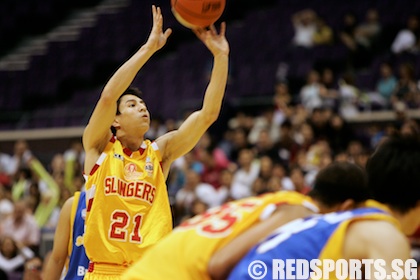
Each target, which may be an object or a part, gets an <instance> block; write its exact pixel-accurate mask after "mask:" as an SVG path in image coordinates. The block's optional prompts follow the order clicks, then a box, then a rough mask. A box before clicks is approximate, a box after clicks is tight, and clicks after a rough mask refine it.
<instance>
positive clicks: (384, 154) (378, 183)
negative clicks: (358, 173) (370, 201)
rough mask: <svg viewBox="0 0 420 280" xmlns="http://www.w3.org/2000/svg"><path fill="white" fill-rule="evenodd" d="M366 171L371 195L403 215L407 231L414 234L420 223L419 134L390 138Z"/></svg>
mask: <svg viewBox="0 0 420 280" xmlns="http://www.w3.org/2000/svg"><path fill="white" fill-rule="evenodd" d="M366 171H367V175H368V186H369V189H370V190H371V193H372V197H373V198H374V199H375V200H377V201H379V202H381V203H383V204H386V205H387V206H388V207H389V208H390V209H391V210H393V211H394V213H395V214H396V215H397V216H400V218H402V217H404V218H403V219H400V221H402V229H403V231H404V233H406V234H411V233H413V232H414V231H415V230H416V228H417V227H418V226H419V225H420V139H419V137H418V136H405V137H401V136H399V137H392V138H389V139H387V140H386V141H385V142H383V143H382V144H381V145H380V146H379V147H378V149H377V150H376V151H375V153H374V154H373V155H372V156H371V158H370V159H369V161H368V163H367V166H366ZM397 218H398V217H397Z"/></svg>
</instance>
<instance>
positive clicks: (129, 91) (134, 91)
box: [117, 87, 143, 115]
mask: <svg viewBox="0 0 420 280" xmlns="http://www.w3.org/2000/svg"><path fill="white" fill-rule="evenodd" d="M129 94H130V95H134V96H137V97H138V98H143V93H142V92H141V91H140V90H139V89H138V88H136V87H129V88H128V89H126V90H125V91H124V92H123V94H121V96H120V97H119V98H118V100H117V115H119V114H121V112H120V102H121V98H122V97H123V96H124V95H129Z"/></svg>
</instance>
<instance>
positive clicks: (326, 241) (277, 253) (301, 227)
mask: <svg viewBox="0 0 420 280" xmlns="http://www.w3.org/2000/svg"><path fill="white" fill-rule="evenodd" d="M356 220H383V221H389V222H391V223H393V224H394V225H395V226H396V227H397V228H399V223H398V221H397V220H396V219H395V218H393V217H392V216H391V215H390V214H389V213H388V211H387V210H386V208H385V207H384V206H383V205H381V204H379V203H377V202H375V201H371V200H370V201H367V202H366V205H365V207H363V208H358V209H354V210H351V211H344V212H336V213H330V214H325V215H313V216H310V217H307V218H303V219H298V220H295V221H292V222H290V223H288V224H286V225H284V226H282V227H280V228H278V229H277V230H275V231H274V233H273V234H271V235H270V236H269V237H268V238H266V239H265V240H264V241H262V242H260V243H259V244H257V245H256V246H254V248H252V249H251V250H250V252H249V253H248V254H247V255H246V256H245V257H244V258H243V259H242V260H241V261H240V262H239V263H238V264H237V265H236V267H235V268H234V269H233V270H232V272H231V274H230V275H229V278H228V279H229V280H237V279H241V280H242V279H253V278H251V277H250V275H249V271H248V267H249V266H250V264H251V263H252V262H253V261H262V262H264V263H265V264H266V266H267V271H268V272H269V273H267V274H266V275H265V278H258V279H272V277H273V275H272V274H271V273H270V272H271V271H272V261H273V259H281V260H287V259H295V260H296V259H305V260H307V261H309V262H310V261H311V260H314V259H331V260H334V261H336V260H338V259H343V255H342V248H343V244H344V240H345V234H346V231H347V228H348V226H349V225H350V223H351V222H353V221H356ZM330 279H332V278H330Z"/></svg>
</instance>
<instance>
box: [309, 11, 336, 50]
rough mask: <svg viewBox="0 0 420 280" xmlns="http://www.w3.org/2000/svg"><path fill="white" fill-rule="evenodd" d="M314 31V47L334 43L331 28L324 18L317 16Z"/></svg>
mask: <svg viewBox="0 0 420 280" xmlns="http://www.w3.org/2000/svg"><path fill="white" fill-rule="evenodd" d="M315 23H316V29H315V32H314V34H313V38H312V40H313V43H314V45H315V46H320V45H331V44H332V43H333V41H334V37H333V31H332V28H331V27H330V26H329V25H328V24H327V23H326V22H325V18H323V17H321V16H317V17H316V20H315Z"/></svg>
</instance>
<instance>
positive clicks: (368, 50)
mask: <svg viewBox="0 0 420 280" xmlns="http://www.w3.org/2000/svg"><path fill="white" fill-rule="evenodd" d="M381 28H382V26H381V23H380V21H379V14H378V11H377V10H376V9H368V10H367V12H366V16H365V21H363V22H361V23H360V24H358V25H357V26H356V28H355V29H354V32H353V36H351V35H348V34H345V33H342V34H341V40H342V42H343V43H344V45H345V46H346V47H347V48H348V49H349V50H350V57H349V59H350V61H351V67H352V68H353V69H356V70H360V69H363V68H365V67H367V66H368V65H369V64H370V62H371V60H372V57H373V51H374V49H375V47H376V46H375V44H376V43H377V40H378V38H379V35H380V33H381Z"/></svg>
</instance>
